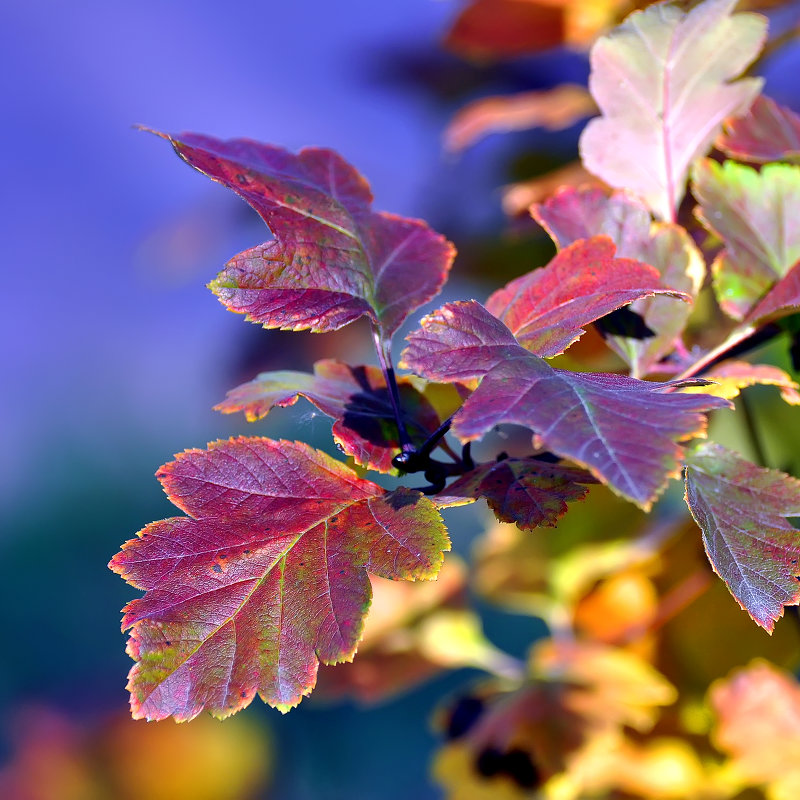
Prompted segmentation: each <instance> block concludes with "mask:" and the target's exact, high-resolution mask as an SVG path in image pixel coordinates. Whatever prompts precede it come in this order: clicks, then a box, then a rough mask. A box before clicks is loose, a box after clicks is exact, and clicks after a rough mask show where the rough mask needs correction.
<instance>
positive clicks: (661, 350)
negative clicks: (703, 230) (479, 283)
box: [531, 187, 706, 377]
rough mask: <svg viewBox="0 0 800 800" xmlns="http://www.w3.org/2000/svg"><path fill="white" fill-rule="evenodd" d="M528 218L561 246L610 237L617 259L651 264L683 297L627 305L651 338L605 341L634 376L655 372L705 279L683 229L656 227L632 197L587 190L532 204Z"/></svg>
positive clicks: (702, 266) (664, 282)
mask: <svg viewBox="0 0 800 800" xmlns="http://www.w3.org/2000/svg"><path fill="white" fill-rule="evenodd" d="M531 215H532V216H533V218H534V219H535V220H536V221H537V222H538V223H539V224H540V225H541V226H542V227H543V228H544V229H545V230H546V231H547V232H548V233H549V234H550V236H551V238H552V239H553V241H554V242H555V243H556V245H557V246H558V247H559V248H563V247H567V246H568V245H570V244H571V243H572V242H574V241H576V240H577V239H585V238H587V237H589V236H596V235H598V234H605V235H607V236H610V237H611V239H612V240H613V241H614V244H616V246H617V253H618V255H619V256H620V257H624V258H633V259H636V260H638V261H643V262H644V263H645V264H650V265H651V266H652V267H654V268H655V269H656V270H658V273H659V275H660V282H661V284H662V285H663V286H667V287H669V288H670V289H674V290H676V291H678V292H683V293H684V296H683V299H684V300H687V301H689V302H686V303H674V302H672V300H671V299H670V298H669V297H659V296H655V297H652V298H648V299H643V300H638V301H636V302H635V303H634V304H633V305H632V306H631V309H632V310H633V311H635V312H636V313H638V314H640V315H641V316H642V318H643V319H644V323H645V325H646V326H647V327H648V328H649V329H650V330H651V331H653V332H654V333H655V336H650V337H647V338H646V339H634V338H630V337H621V336H609V337H607V339H606V341H607V342H608V344H609V346H610V347H611V348H613V349H614V350H615V351H616V352H617V353H619V355H620V356H621V357H622V358H624V359H625V361H626V362H627V363H628V364H630V366H631V374H632V375H634V376H635V377H641V376H642V375H647V374H648V373H649V372H652V371H654V370H655V369H657V365H658V362H659V361H661V359H663V358H664V357H665V356H667V355H668V354H669V353H671V352H672V351H673V350H674V349H675V343H676V341H677V340H678V337H679V336H680V335H681V333H682V332H683V329H684V328H685V326H686V323H687V321H688V319H689V315H690V314H691V313H692V303H691V301H692V300H693V299H694V298H695V297H696V296H697V294H698V292H699V291H700V287H701V286H702V285H703V281H704V280H705V276H706V265H705V261H704V259H703V256H702V255H701V253H700V251H699V250H698V249H697V247H696V246H695V244H694V242H693V241H692V238H691V237H690V236H689V234H688V233H687V232H686V230H685V229H684V228H682V227H681V226H680V225H675V224H672V223H666V222H665V223H655V224H654V223H653V220H652V218H651V216H650V212H649V211H648V210H647V208H646V207H645V206H644V204H643V203H642V202H641V201H639V200H636V199H635V198H634V197H633V196H632V195H629V194H626V193H623V192H615V193H614V194H612V195H611V196H610V197H609V196H608V195H607V194H606V193H605V192H602V191H600V190H599V189H593V188H589V187H582V188H579V189H571V188H565V189H563V190H562V191H560V192H558V193H557V194H556V195H555V196H553V197H551V198H550V199H549V200H547V202H545V203H542V204H540V205H534V206H531Z"/></svg>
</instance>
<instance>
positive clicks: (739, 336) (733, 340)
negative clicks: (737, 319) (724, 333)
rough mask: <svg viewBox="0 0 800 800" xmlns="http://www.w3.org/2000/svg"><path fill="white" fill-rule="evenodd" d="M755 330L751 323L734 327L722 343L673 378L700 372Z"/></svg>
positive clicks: (685, 376)
mask: <svg viewBox="0 0 800 800" xmlns="http://www.w3.org/2000/svg"><path fill="white" fill-rule="evenodd" d="M755 332H756V328H755V327H753V326H752V325H748V326H746V327H744V328H735V329H734V330H733V331H732V332H731V334H730V335H729V336H728V338H727V339H725V341H724V342H722V344H720V345H717V347H715V348H713V349H712V350H709V351H708V352H707V353H706V354H705V355H704V356H701V357H700V358H698V359H697V361H695V362H694V364H692V365H691V366H690V367H689V368H688V369H685V370H684V371H683V372H681V374H680V375H678V376H677V377H676V378H675V380H676V381H681V380H684V379H685V378H691V377H692V376H694V375H697V373H698V372H702V371H703V370H704V369H707V368H708V367H710V366H711V365H712V364H713V363H714V362H715V361H717V360H718V359H719V358H720V357H721V356H723V355H725V354H726V353H727V352H728V350H730V349H732V348H733V347H735V346H736V345H737V344H739V343H740V342H743V341H744V340H745V339H749V338H750V337H751V336H752V335H753V334H754V333H755Z"/></svg>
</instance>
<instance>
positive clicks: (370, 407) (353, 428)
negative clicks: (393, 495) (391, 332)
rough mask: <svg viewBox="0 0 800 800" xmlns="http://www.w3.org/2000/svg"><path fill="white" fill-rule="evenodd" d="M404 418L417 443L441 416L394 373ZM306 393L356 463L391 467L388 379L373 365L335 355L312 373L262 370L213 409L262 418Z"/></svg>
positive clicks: (393, 434) (393, 433) (394, 447)
mask: <svg viewBox="0 0 800 800" xmlns="http://www.w3.org/2000/svg"><path fill="white" fill-rule="evenodd" d="M397 384H398V390H399V392H400V404H401V410H402V412H403V421H404V422H405V424H406V428H407V430H408V432H409V435H410V437H411V441H412V443H413V444H414V445H416V446H417V447H419V446H421V445H422V443H423V442H424V441H425V440H426V438H427V437H428V435H429V434H430V433H432V432H433V431H435V430H436V428H438V427H439V424H440V422H441V420H440V419H439V415H438V414H437V413H436V411H435V410H434V409H433V407H432V406H431V404H430V403H429V402H428V400H427V399H426V398H425V396H424V395H423V394H422V393H421V392H420V391H419V390H418V389H417V388H416V386H414V382H413V381H412V379H410V378H406V377H398V378H397ZM301 395H302V396H303V397H305V398H306V399H307V400H309V401H310V402H311V403H313V404H314V405H315V406H316V407H317V408H318V409H319V410H320V411H322V413H323V414H327V415H328V416H329V417H332V418H333V419H334V420H336V421H335V422H334V425H333V437H334V439H335V440H336V442H337V443H338V444H339V446H340V447H341V449H342V450H343V451H344V452H345V453H347V455H350V456H352V457H353V458H354V459H355V461H356V463H357V464H360V465H362V466H366V467H370V468H371V469H375V470H378V471H379V472H393V471H394V467H392V457H393V456H394V455H396V454H397V452H398V450H399V449H400V442H399V437H398V433H397V424H396V422H395V418H394V410H393V408H392V403H391V399H390V397H389V392H388V390H387V388H386V380H385V378H384V376H383V373H382V372H381V370H380V369H378V368H377V367H373V366H363V367H352V366H350V365H349V364H345V363H343V362H341V361H336V360H334V359H323V360H321V361H318V362H317V363H316V364H315V365H314V374H313V375H309V374H308V373H306V372H295V371H293V370H284V371H279V372H263V373H261V374H260V375H259V376H258V377H256V378H255V379H254V380H252V381H249V382H248V383H245V384H242V385H241V386H238V387H236V388H235V389H233V390H231V391H230V392H228V395H227V397H226V398H225V400H223V401H222V402H221V403H220V404H219V405H217V406H215V408H216V409H217V410H219V411H222V412H223V413H224V414H232V413H234V412H237V411H244V413H245V416H246V417H247V420H248V421H249V422H254V421H255V420H258V419H261V418H262V417H265V416H266V415H267V414H268V413H269V411H270V409H272V408H274V407H275V406H291V405H294V404H295V403H296V402H297V399H298V397H300V396H301Z"/></svg>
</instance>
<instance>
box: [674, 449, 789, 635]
mask: <svg viewBox="0 0 800 800" xmlns="http://www.w3.org/2000/svg"><path fill="white" fill-rule="evenodd" d="M686 502H687V504H688V505H689V509H690V510H691V512H692V516H693V517H694V518H695V520H696V521H697V524H698V525H699V526H700V528H701V529H702V531H703V543H704V545H705V548H706V553H707V554H708V560H709V561H710V562H711V566H712V567H713V568H714V572H716V573H717V575H719V576H720V578H722V580H723V581H725V585H726V586H727V587H728V589H729V590H730V592H731V594H732V595H733V596H734V598H735V599H736V602H737V603H739V605H740V606H741V607H742V608H743V609H744V610H745V611H747V613H748V614H749V615H750V616H751V617H752V618H753V619H754V620H755V621H756V622H757V623H758V624H759V625H760V626H761V627H762V628H764V629H765V630H767V631H769V632H770V633H771V632H772V629H773V628H774V627H775V622H776V620H778V619H779V618H780V617H782V616H783V608H784V606H789V605H797V603H798V601H800V583H798V576H800V566H798V561H800V531H798V530H796V529H795V528H794V527H793V526H792V524H791V523H790V522H789V520H788V519H787V517H793V516H800V481H798V480H796V479H795V478H792V477H790V476H789V475H786V474H784V473H783V472H778V471H777V470H774V469H764V468H763V467H758V466H756V465H755V464H751V463H750V462H749V461H745V460H744V459H743V458H742V457H741V456H739V455H738V454H737V453H733V452H731V451H730V450H726V449H725V448H724V447H721V446H720V445H718V444H714V443H712V442H704V443H702V444H701V445H700V446H699V447H697V448H696V450H694V451H693V452H692V453H691V454H690V455H689V457H688V459H687V468H686Z"/></svg>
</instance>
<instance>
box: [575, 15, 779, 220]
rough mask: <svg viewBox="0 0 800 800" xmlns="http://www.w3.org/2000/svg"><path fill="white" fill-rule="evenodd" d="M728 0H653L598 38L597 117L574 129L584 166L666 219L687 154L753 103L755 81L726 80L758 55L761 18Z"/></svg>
mask: <svg viewBox="0 0 800 800" xmlns="http://www.w3.org/2000/svg"><path fill="white" fill-rule="evenodd" d="M735 5H736V2H735V0H706V2H703V3H700V4H698V5H696V6H695V7H694V8H693V9H691V10H690V11H688V12H684V11H682V10H681V9H680V8H679V7H678V6H677V5H672V4H667V3H657V4H655V5H653V6H650V7H649V8H646V9H644V10H643V11H636V12H634V13H633V14H631V15H630V16H629V17H628V18H627V19H626V20H625V21H624V22H623V23H622V25H620V26H619V27H617V28H615V29H614V30H613V31H611V33H609V34H607V35H606V36H602V37H601V38H600V39H598V40H597V42H596V43H595V45H594V47H593V48H592V51H591V66H592V72H591V77H590V79H589V89H590V90H591V92H592V95H593V96H594V99H595V100H596V102H597V105H598V106H599V107H600V110H601V112H602V117H600V118H598V119H594V120H591V121H590V122H589V124H588V125H587V126H586V128H585V130H584V132H583V135H582V136H581V141H580V149H581V156H582V159H583V162H584V165H585V166H586V168H587V169H588V170H589V171H590V172H592V173H594V174H595V175H597V176H598V177H599V178H602V180H604V181H605V182H606V183H608V184H610V185H611V186H615V187H617V188H627V189H629V190H631V191H633V192H634V193H636V194H637V195H639V196H640V197H642V199H644V201H645V202H646V203H647V205H648V206H649V207H650V208H651V209H652V210H653V212H654V213H655V214H656V216H658V217H659V218H661V219H662V220H668V221H674V219H675V213H676V211H677V208H678V206H679V204H680V202H681V199H682V198H683V195H684V192H685V188H686V176H687V173H688V171H689V166H690V165H691V163H692V162H693V161H694V160H695V159H696V158H698V157H699V156H702V155H704V154H705V153H707V152H708V150H709V149H710V147H711V144H712V142H713V141H714V139H715V138H716V136H717V134H718V133H719V131H720V129H721V126H722V122H723V120H724V119H725V118H726V117H730V116H734V115H735V114H737V113H740V112H743V111H745V110H746V109H747V107H748V106H749V105H750V104H751V103H752V102H753V99H754V98H755V96H756V94H757V93H758V91H759V89H760V87H761V84H762V81H761V79H760V78H743V79H741V80H738V81H735V82H733V83H731V82H730V81H731V80H732V79H734V78H736V77H737V76H738V75H740V74H741V73H742V71H743V70H744V69H745V68H746V67H747V66H748V65H749V64H750V63H751V62H752V61H753V60H754V59H755V58H756V56H757V55H758V53H759V51H760V50H761V46H762V44H763V42H764V39H765V36H766V28H767V21H766V19H765V18H764V17H761V16H759V15H757V14H734V15H732V16H731V11H732V9H733V7H734V6H735Z"/></svg>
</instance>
